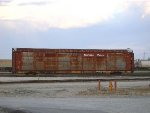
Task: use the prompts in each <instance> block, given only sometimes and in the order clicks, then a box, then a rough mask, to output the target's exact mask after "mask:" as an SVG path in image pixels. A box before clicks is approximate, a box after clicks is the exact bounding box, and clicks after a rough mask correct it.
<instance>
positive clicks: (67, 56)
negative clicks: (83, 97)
mask: <svg viewBox="0 0 150 113" xmlns="http://www.w3.org/2000/svg"><path fill="white" fill-rule="evenodd" d="M12 65H13V66H12V67H13V72H14V73H30V72H31V73H115V72H126V73H131V72H133V69H134V54H133V51H132V50H130V49H116V50H115V49H113V50H112V49H110V50H109V49H108V50H103V49H33V48H16V49H15V48H13V49H12Z"/></svg>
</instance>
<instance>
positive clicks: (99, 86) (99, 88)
mask: <svg viewBox="0 0 150 113" xmlns="http://www.w3.org/2000/svg"><path fill="white" fill-rule="evenodd" d="M98 91H99V92H100V91H101V81H100V80H99V81H98Z"/></svg>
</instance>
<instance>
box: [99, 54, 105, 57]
mask: <svg viewBox="0 0 150 113" xmlns="http://www.w3.org/2000/svg"><path fill="white" fill-rule="evenodd" d="M97 56H98V57H104V56H105V55H103V54H97Z"/></svg>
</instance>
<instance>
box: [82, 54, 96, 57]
mask: <svg viewBox="0 0 150 113" xmlns="http://www.w3.org/2000/svg"><path fill="white" fill-rule="evenodd" d="M84 56H85V57H88V56H90V57H92V56H94V54H88V53H87V54H84Z"/></svg>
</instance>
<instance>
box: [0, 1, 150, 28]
mask: <svg viewBox="0 0 150 113" xmlns="http://www.w3.org/2000/svg"><path fill="white" fill-rule="evenodd" d="M131 3H134V4H136V5H138V6H139V7H144V13H143V17H145V16H146V15H148V14H149V13H150V10H149V5H147V3H150V2H148V1H144V2H143V0H138V2H137V0H130V1H129V0H12V1H9V2H7V5H6V6H0V20H7V21H8V20H9V21H14V20H19V21H24V22H25V21H26V22H27V23H30V24H31V25H32V26H33V27H34V28H38V29H41V30H43V29H44V30H46V29H48V28H63V29H67V28H77V27H87V26H90V25H93V24H97V23H101V22H105V21H108V20H110V19H112V18H113V17H114V16H115V14H118V13H122V12H124V11H126V10H127V9H128V7H129V4H131Z"/></svg>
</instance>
